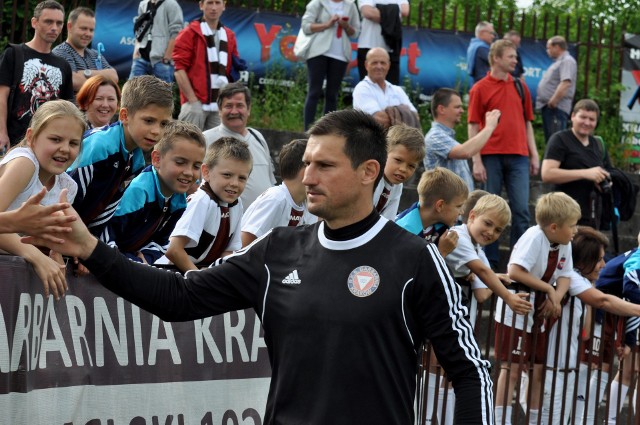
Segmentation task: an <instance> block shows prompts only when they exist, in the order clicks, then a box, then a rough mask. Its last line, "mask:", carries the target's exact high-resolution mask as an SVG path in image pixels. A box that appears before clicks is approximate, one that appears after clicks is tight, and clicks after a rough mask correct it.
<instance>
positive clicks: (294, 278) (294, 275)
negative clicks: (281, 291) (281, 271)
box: [282, 270, 302, 285]
mask: <svg viewBox="0 0 640 425" xmlns="http://www.w3.org/2000/svg"><path fill="white" fill-rule="evenodd" d="M301 282H302V281H301V280H300V278H299V277H298V270H294V271H292V272H291V273H289V275H288V276H287V277H285V278H284V279H282V283H284V284H285V285H300V283H301Z"/></svg>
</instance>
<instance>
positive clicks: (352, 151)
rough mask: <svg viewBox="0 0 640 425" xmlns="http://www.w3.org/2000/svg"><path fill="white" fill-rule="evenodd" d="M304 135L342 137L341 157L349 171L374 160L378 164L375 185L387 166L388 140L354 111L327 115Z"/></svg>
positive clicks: (366, 117)
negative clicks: (348, 161) (342, 155)
mask: <svg viewBox="0 0 640 425" xmlns="http://www.w3.org/2000/svg"><path fill="white" fill-rule="evenodd" d="M307 135H309V136H328V135H335V136H341V137H344V138H345V141H346V143H345V145H344V153H345V155H347V157H348V158H349V160H350V161H351V167H352V168H353V169H354V170H355V169H356V168H357V167H358V166H359V165H360V164H362V163H363V162H365V161H368V160H370V159H374V160H376V161H378V163H379V164H380V173H379V174H378V178H377V179H376V185H377V184H378V182H379V181H380V179H381V178H382V174H383V170H384V166H385V163H386V162H387V139H386V137H385V131H384V129H383V128H382V126H380V124H378V122H377V121H376V120H375V119H374V118H373V117H372V116H371V115H369V114H366V113H364V112H362V111H358V110H355V109H344V110H341V111H335V112H330V113H328V114H327V115H325V116H323V117H322V118H320V119H319V120H318V121H316V123H315V124H314V125H313V126H312V127H311V128H310V129H309V131H307Z"/></svg>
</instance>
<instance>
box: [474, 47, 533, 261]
mask: <svg viewBox="0 0 640 425" xmlns="http://www.w3.org/2000/svg"><path fill="white" fill-rule="evenodd" d="M489 63H490V65H491V72H490V73H489V74H488V75H487V77H486V78H483V79H482V80H480V81H478V82H477V83H476V84H474V86H473V88H472V89H471V91H470V92H469V117H468V123H469V125H468V131H469V138H471V137H474V136H475V135H476V134H478V133H479V132H480V131H481V130H482V129H483V128H484V127H485V125H486V123H485V113H486V112H487V111H491V110H493V109H498V110H500V112H501V116H500V122H499V124H498V126H497V127H496V129H495V130H494V132H493V134H492V135H491V137H490V138H489V141H488V142H487V144H486V145H485V146H484V148H483V149H482V150H481V151H480V153H479V154H477V155H475V156H474V157H473V177H474V179H475V180H477V181H479V182H480V183H482V184H484V186H485V189H486V190H487V191H488V192H490V193H494V194H497V195H500V194H501V192H502V187H503V183H504V186H505V187H506V190H507V195H508V197H509V206H510V207H511V212H512V214H513V219H512V222H511V246H513V245H514V244H515V243H516V241H517V240H518V238H519V237H520V236H521V235H522V234H523V233H524V232H525V230H527V228H528V227H529V206H528V203H529V174H531V175H536V174H538V170H539V168H540V164H539V158H538V151H537V149H536V142H535V139H534V136H533V127H532V126H531V121H532V120H533V108H532V105H531V95H530V93H529V89H528V88H527V86H526V84H525V83H523V82H522V81H520V80H514V79H513V77H512V76H511V73H512V72H513V70H514V69H515V67H516V64H517V63H518V57H517V53H516V47H515V45H514V44H513V43H512V42H511V41H509V40H498V41H496V42H495V43H493V45H491V50H490V51H489ZM498 246H499V245H498V242H495V243H493V244H491V245H489V246H487V248H486V249H485V252H486V254H487V258H488V259H489V261H490V262H491V265H492V267H494V268H495V267H496V266H497V264H498V261H499V258H500V255H499V252H498Z"/></svg>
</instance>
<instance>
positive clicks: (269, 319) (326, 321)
mask: <svg viewBox="0 0 640 425" xmlns="http://www.w3.org/2000/svg"><path fill="white" fill-rule="evenodd" d="M390 247H393V249H390ZM85 264H86V265H87V267H88V268H89V269H90V270H91V271H92V272H93V273H94V274H95V275H96V276H97V277H98V279H99V280H100V281H101V282H102V283H103V284H104V286H106V287H107V288H109V289H111V290H112V291H114V292H115V293H117V294H118V295H120V296H122V297H124V298H125V299H127V300H129V301H131V302H133V303H136V304H138V305H139V306H140V307H142V308H144V309H145V310H147V311H150V312H151V313H153V314H156V315H157V316H159V317H160V318H162V319H163V320H166V321H183V320H192V319H197V318H203V317H208V316H212V315H215V314H220V313H223V312H226V311H230V310H237V309H244V308H248V307H252V308H254V309H255V311H256V312H257V313H258V316H259V317H260V319H261V320H262V325H263V327H264V330H265V332H264V334H265V341H266V344H267V347H268V351H269V356H270V360H271V366H272V373H273V376H272V380H271V388H270V391H269V396H268V401H267V408H266V414H265V424H286V425H293V424H316V425H326V424H345V425H346V424H348V425H353V424H368V425H371V424H380V425H389V424H406V425H410V424H413V422H414V413H413V399H414V394H415V387H416V372H417V350H418V346H419V345H420V342H421V341H423V340H424V339H425V338H429V339H430V340H431V341H432V344H433V346H434V348H435V350H436V355H437V356H438V359H440V360H441V364H442V366H443V367H444V368H445V370H446V371H447V375H448V377H449V378H450V379H451V380H452V381H453V386H454V388H455V390H456V396H457V398H456V399H457V400H458V403H457V405H456V423H464V424H491V423H493V402H492V383H491V379H490V376H489V362H487V361H486V360H484V359H482V358H481V354H480V350H479V348H478V346H477V344H476V342H475V339H474V337H473V329H472V327H471V325H470V324H469V321H468V319H467V317H466V316H467V315H468V311H467V309H466V307H464V306H463V304H462V295H461V293H460V287H459V286H457V285H456V284H455V282H454V280H453V278H452V277H451V276H450V274H449V272H448V270H447V267H446V265H445V263H444V260H443V259H442V257H441V256H440V254H439V253H438V251H437V247H436V246H435V245H433V244H426V246H425V243H424V240H423V239H421V238H419V237H416V236H414V235H411V234H409V233H408V232H406V231H404V230H403V229H401V228H400V227H398V226H397V225H395V224H394V223H391V222H389V221H387V220H386V219H384V218H379V219H378V220H377V222H376V223H375V225H374V226H373V227H372V228H370V229H369V230H368V231H366V232H365V233H364V234H361V235H360V236H358V237H356V238H354V239H350V240H347V241H334V240H329V239H327V238H326V237H325V233H324V223H322V222H321V223H318V224H315V225H310V226H302V227H281V228H275V229H273V230H272V231H271V232H269V233H267V234H266V235H265V236H263V237H262V238H259V239H257V240H256V241H255V242H254V243H253V244H252V245H250V246H249V247H247V248H245V249H243V250H241V251H239V252H238V253H236V254H234V255H232V256H230V257H227V259H226V262H224V263H223V264H221V265H219V266H217V267H213V268H209V269H206V270H202V271H192V272H189V273H188V274H187V276H186V277H182V276H181V275H179V274H176V273H169V272H166V271H162V270H158V269H155V268H153V267H149V266H144V265H140V264H136V263H134V262H132V261H129V260H127V259H126V258H124V257H122V256H120V255H117V253H116V251H115V250H113V249H111V248H109V247H108V246H106V245H104V244H102V243H100V244H99V245H98V247H97V248H96V250H95V251H94V253H93V254H92V255H91V257H90V258H89V260H88V261H86V262H85Z"/></svg>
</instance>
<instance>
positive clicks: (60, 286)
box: [31, 254, 68, 300]
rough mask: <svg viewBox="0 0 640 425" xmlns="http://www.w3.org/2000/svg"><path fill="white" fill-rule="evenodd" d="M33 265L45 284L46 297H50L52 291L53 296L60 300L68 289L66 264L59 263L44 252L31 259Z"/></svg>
mask: <svg viewBox="0 0 640 425" xmlns="http://www.w3.org/2000/svg"><path fill="white" fill-rule="evenodd" d="M31 265H32V266H33V269H34V270H35V272H36V274H37V275H38V277H39V278H40V280H41V281H42V284H43V285H44V295H45V297H49V292H51V293H53V297H54V298H55V299H56V300H59V299H60V297H61V296H63V295H64V293H65V291H66V290H67V289H68V287H67V278H66V277H65V271H66V267H65V265H64V264H59V263H58V262H57V261H55V260H54V259H52V258H49V257H47V256H46V255H44V254H42V255H38V256H37V257H36V258H34V259H33V260H32V261H31Z"/></svg>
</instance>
